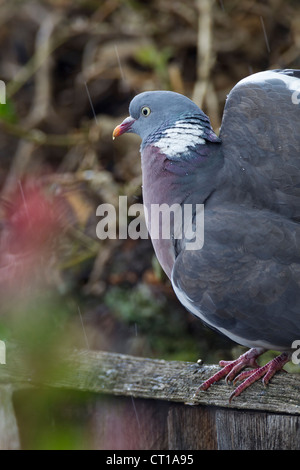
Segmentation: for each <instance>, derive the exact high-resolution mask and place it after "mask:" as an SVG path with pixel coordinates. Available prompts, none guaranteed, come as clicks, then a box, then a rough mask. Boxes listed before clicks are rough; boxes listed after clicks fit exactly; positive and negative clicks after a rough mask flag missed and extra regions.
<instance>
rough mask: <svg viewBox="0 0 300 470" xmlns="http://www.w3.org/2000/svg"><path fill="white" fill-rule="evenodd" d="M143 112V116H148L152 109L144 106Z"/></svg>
mask: <svg viewBox="0 0 300 470" xmlns="http://www.w3.org/2000/svg"><path fill="white" fill-rule="evenodd" d="M141 113H142V115H143V116H145V117H147V116H149V114H150V113H151V109H150V108H149V107H148V106H143V107H142V109H141Z"/></svg>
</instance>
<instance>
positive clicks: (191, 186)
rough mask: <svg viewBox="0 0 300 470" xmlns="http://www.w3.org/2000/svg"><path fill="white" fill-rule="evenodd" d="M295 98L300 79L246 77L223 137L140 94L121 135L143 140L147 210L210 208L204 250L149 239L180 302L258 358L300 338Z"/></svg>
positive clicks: (299, 130) (187, 107)
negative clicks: (185, 206)
mask: <svg viewBox="0 0 300 470" xmlns="http://www.w3.org/2000/svg"><path fill="white" fill-rule="evenodd" d="M298 93H299V96H298ZM298 98H300V71H294V70H284V71H268V72H261V73H259V74H255V75H252V76H250V77H247V78H246V79H244V80H242V81H241V82H240V83H238V84H237V85H236V86H235V87H234V88H233V90H232V91H231V93H230V94H229V96H228V98H227V101H226V105H225V110H224V115H223V120H222V126H221V130H220V135H219V137H217V136H216V134H215V133H214V132H213V130H212V128H211V126H210V123H209V119H208V118H207V116H205V114H204V113H203V112H202V111H201V110H200V109H199V108H198V107H197V106H196V105H195V104H194V103H192V102H191V101H190V100H189V99H187V98H185V97H183V96H181V95H178V94H174V93H172V92H148V93H142V94H141V95H138V96H137V97H135V98H134V100H133V101H132V103H131V105H130V114H131V121H130V124H128V123H127V124H128V127H127V129H125V128H122V129H120V127H121V126H122V125H121V126H119V127H118V128H117V129H118V130H116V131H115V132H116V135H119V134H120V133H123V132H124V131H127V132H128V131H129V132H136V133H138V134H139V135H140V136H141V137H142V146H141V154H142V170H143V195H144V203H145V204H146V205H148V206H150V205H151V204H153V203H157V204H162V203H167V204H170V205H171V204H173V203H175V202H176V203H179V204H181V205H183V204H194V205H196V204H204V245H203V247H202V248H201V249H199V250H187V249H185V243H184V240H182V241H181V242H180V243H175V241H174V239H170V240H153V245H154V249H155V251H156V254H157V257H158V259H159V261H160V263H161V264H162V266H163V268H164V270H165V271H166V273H167V275H168V276H169V277H170V279H171V281H172V284H173V287H174V290H175V292H176V294H177V296H178V298H179V300H180V301H181V302H182V303H183V305H185V306H186V308H187V309H188V310H189V311H191V312H192V313H193V314H195V315H197V316H198V317H200V318H201V319H202V320H203V321H204V322H205V323H206V324H208V325H209V326H211V327H212V328H215V329H217V330H219V331H220V332H221V333H223V334H225V335H227V336H229V337H230V338H231V339H233V340H234V341H236V342H238V343H240V344H242V345H244V346H248V347H251V348H258V349H259V350H263V349H275V350H279V351H290V350H291V347H292V343H293V341H294V340H295V339H300V224H299V223H300V104H299V102H300V99H298ZM145 106H146V107H148V108H149V109H150V114H149V115H148V116H143V115H142V114H141V110H142V109H143V108H144V107H145ZM147 112H148V111H147Z"/></svg>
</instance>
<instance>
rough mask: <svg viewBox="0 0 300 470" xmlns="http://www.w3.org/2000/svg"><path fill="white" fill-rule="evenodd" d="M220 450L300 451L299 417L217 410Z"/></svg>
mask: <svg viewBox="0 0 300 470" xmlns="http://www.w3.org/2000/svg"><path fill="white" fill-rule="evenodd" d="M216 428H217V440H218V449H219V450H299V449H300V417H299V416H288V415H275V414H272V413H270V414H268V413H263V412H252V411H247V412H244V411H236V410H231V411H230V412H228V410H224V409H218V410H217V411H216Z"/></svg>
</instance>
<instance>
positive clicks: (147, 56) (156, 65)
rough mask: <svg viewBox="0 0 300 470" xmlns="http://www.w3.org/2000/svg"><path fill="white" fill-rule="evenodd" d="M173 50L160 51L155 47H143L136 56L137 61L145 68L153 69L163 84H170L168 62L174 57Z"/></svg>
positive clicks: (167, 48)
mask: <svg viewBox="0 0 300 470" xmlns="http://www.w3.org/2000/svg"><path fill="white" fill-rule="evenodd" d="M172 54H173V52H172V48H171V47H163V48H162V49H158V48H157V47H156V46H154V45H147V46H143V47H141V48H140V49H138V51H137V52H136V54H135V60H136V61H137V62H138V63H139V64H140V65H142V66H143V67H148V68H150V69H152V70H153V71H154V72H155V73H156V74H157V76H158V78H159V79H160V80H161V81H162V82H166V84H167V82H168V61H169V59H170V58H171V57H172Z"/></svg>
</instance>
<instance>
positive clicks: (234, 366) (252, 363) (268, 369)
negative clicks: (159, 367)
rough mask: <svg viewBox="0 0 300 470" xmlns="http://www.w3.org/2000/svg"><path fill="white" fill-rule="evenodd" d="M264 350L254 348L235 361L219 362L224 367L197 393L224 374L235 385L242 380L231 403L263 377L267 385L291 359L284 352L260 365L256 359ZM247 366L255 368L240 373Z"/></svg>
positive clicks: (231, 397)
mask: <svg viewBox="0 0 300 470" xmlns="http://www.w3.org/2000/svg"><path fill="white" fill-rule="evenodd" d="M263 352H264V351H263V350H260V349H255V348H252V349H250V350H249V351H247V352H246V353H245V354H242V355H241V356H240V357H239V358H238V359H236V360H234V361H220V363H219V364H220V366H222V367H223V369H221V370H219V371H218V372H217V373H216V374H214V375H213V376H212V377H210V378H209V379H208V380H206V381H205V382H203V383H202V384H201V385H200V387H199V388H198V390H197V391H196V394H198V393H199V391H200V390H207V389H208V388H209V387H210V386H211V385H212V384H213V383H215V382H218V381H219V380H220V379H222V378H223V377H224V376H225V381H226V383H229V382H232V381H233V384H234V385H235V384H236V383H237V382H242V383H241V384H240V385H239V386H238V387H237V388H236V389H235V390H234V391H233V392H232V394H231V395H230V397H229V403H231V401H232V399H233V398H236V397H238V396H239V395H240V394H241V393H242V392H243V391H244V390H245V389H246V388H248V387H249V386H250V385H252V384H253V383H254V382H256V381H257V380H258V379H260V378H261V377H263V380H262V382H263V384H264V386H265V387H266V386H267V385H268V383H269V381H270V379H271V378H272V377H273V375H274V374H275V373H276V372H277V371H279V370H281V369H282V367H283V366H284V365H285V364H286V363H287V362H288V361H289V360H290V355H289V354H288V353H285V352H284V353H282V354H281V355H279V356H277V357H275V358H274V359H272V360H271V361H270V362H268V363H267V364H265V365H264V366H262V367H259V366H258V364H257V362H256V359H257V358H258V357H259V356H260V355H261V354H262V353H263ZM245 367H254V369H253V370H247V371H243V372H241V373H240V374H238V373H239V372H240V371H241V370H242V369H244V368H245ZM285 372H286V371H285ZM237 374H238V375H237ZM196 394H195V395H196Z"/></svg>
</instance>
